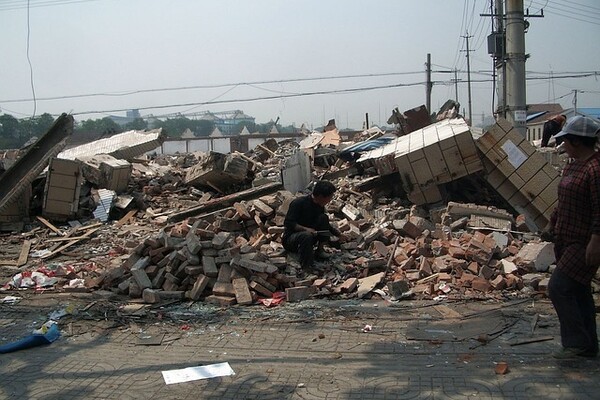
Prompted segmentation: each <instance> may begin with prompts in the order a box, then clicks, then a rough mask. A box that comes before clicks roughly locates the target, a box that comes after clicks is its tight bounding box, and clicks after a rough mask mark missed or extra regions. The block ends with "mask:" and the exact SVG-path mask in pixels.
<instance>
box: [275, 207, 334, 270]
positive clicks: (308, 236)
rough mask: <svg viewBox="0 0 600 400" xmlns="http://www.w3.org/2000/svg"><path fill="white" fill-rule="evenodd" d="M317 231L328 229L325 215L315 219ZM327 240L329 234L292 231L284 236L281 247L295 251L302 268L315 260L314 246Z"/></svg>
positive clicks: (327, 220)
mask: <svg viewBox="0 0 600 400" xmlns="http://www.w3.org/2000/svg"><path fill="white" fill-rule="evenodd" d="M316 225H317V227H316V228H315V230H317V231H329V219H328V218H327V215H325V214H323V215H320V216H319V219H318V220H317V224H316ZM328 240H329V235H328V234H327V235H324V234H318V235H313V234H312V233H309V232H306V231H300V232H294V233H292V234H290V235H288V236H286V237H285V239H284V240H283V247H284V248H285V249H286V250H287V251H289V252H292V253H297V254H298V256H299V258H300V265H301V266H302V268H307V267H310V266H312V264H313V261H314V260H315V246H317V245H319V246H320V245H322V244H323V243H325V242H327V241H328Z"/></svg>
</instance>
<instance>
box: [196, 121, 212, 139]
mask: <svg viewBox="0 0 600 400" xmlns="http://www.w3.org/2000/svg"><path fill="white" fill-rule="evenodd" d="M194 123H195V124H194V125H195V126H194V129H192V131H194V134H195V135H196V136H209V135H210V134H211V133H212V131H214V130H215V123H214V122H213V121H208V120H206V119H198V120H195V121H194Z"/></svg>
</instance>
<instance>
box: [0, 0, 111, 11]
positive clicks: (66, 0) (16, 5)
mask: <svg viewBox="0 0 600 400" xmlns="http://www.w3.org/2000/svg"><path fill="white" fill-rule="evenodd" d="M92 1H100V0H56V1H51V0H41V1H36V0H33V1H31V3H30V5H29V8H37V7H54V6H62V5H65V4H77V3H89V2H92ZM23 8H28V5H27V0H25V1H3V2H2V3H0V11H11V10H20V9H23Z"/></svg>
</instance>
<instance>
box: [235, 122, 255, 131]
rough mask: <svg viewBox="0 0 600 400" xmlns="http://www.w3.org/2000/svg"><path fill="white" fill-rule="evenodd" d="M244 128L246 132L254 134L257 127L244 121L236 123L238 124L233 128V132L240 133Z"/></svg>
mask: <svg viewBox="0 0 600 400" xmlns="http://www.w3.org/2000/svg"><path fill="white" fill-rule="evenodd" d="M244 127H246V129H248V131H249V132H250V133H254V132H256V127H257V125H256V123H254V122H246V121H242V122H238V124H237V125H236V126H235V132H236V133H240V132H241V131H242V129H244Z"/></svg>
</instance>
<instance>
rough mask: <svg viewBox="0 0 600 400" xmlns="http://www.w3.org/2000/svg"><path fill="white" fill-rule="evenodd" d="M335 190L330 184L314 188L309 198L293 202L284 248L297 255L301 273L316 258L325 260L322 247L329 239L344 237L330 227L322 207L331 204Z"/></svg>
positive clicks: (305, 197)
mask: <svg viewBox="0 0 600 400" xmlns="http://www.w3.org/2000/svg"><path fill="white" fill-rule="evenodd" d="M334 193H335V186H334V185H333V183H331V182H329V181H319V182H317V183H316V184H315V187H314V188H313V191H312V194H311V195H308V196H302V197H298V198H296V199H294V200H293V201H292V202H291V203H290V207H289V208H288V212H287V214H286V216H285V222H284V227H285V231H284V232H283V238H282V239H283V247H284V248H285V249H286V250H287V251H289V252H291V253H297V254H298V256H299V259H300V265H301V266H302V268H303V269H306V268H310V267H311V266H312V264H313V261H314V259H315V258H318V259H327V258H328V257H329V254H327V253H326V252H325V249H324V248H323V245H324V244H325V243H326V242H328V241H329V238H330V236H331V235H333V236H337V237H339V238H340V239H342V240H345V239H346V236H345V235H344V234H343V233H341V232H340V231H339V230H337V229H336V228H334V227H333V226H331V224H330V223H329V218H328V217H327V214H326V213H325V205H326V204H327V203H329V202H330V201H331V199H332V198H333V194H334Z"/></svg>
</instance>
